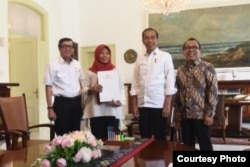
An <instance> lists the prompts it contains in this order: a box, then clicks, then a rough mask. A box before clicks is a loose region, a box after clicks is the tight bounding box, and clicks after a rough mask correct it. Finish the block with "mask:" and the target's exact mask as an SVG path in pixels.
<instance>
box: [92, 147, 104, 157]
mask: <svg viewBox="0 0 250 167" xmlns="http://www.w3.org/2000/svg"><path fill="white" fill-rule="evenodd" d="M101 156H102V152H101V150H100V149H98V150H93V152H92V157H93V158H94V159H96V158H99V157H101Z"/></svg>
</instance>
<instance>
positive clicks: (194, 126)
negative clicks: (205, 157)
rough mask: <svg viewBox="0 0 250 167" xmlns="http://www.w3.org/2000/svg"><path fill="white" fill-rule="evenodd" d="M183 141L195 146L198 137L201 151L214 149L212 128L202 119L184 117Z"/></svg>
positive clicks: (182, 123)
mask: <svg viewBox="0 0 250 167" xmlns="http://www.w3.org/2000/svg"><path fill="white" fill-rule="evenodd" d="M181 128H182V138H183V143H184V144H186V145H190V146H192V147H195V141H196V139H197V141H198V143H199V146H200V150H201V151H212V150H213V146H212V143H211V139H210V128H209V126H207V125H205V124H204V123H203V120H202V119H184V120H182V121H181Z"/></svg>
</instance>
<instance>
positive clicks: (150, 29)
mask: <svg viewBox="0 0 250 167" xmlns="http://www.w3.org/2000/svg"><path fill="white" fill-rule="evenodd" d="M146 31H154V32H155V34H156V38H157V39H158V36H159V35H158V32H157V31H156V30H155V29H153V28H151V27H149V28H146V29H145V30H143V32H142V39H143V38H144V33H145V32H146Z"/></svg>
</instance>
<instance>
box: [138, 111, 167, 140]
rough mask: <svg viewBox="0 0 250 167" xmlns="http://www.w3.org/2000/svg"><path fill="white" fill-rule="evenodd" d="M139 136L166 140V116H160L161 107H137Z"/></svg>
mask: <svg viewBox="0 0 250 167" xmlns="http://www.w3.org/2000/svg"><path fill="white" fill-rule="evenodd" d="M139 114H140V117H139V126H140V134H141V138H151V137H152V135H153V136H154V138H155V139H156V140H166V130H167V118H164V117H162V108H146V107H143V108H139Z"/></svg>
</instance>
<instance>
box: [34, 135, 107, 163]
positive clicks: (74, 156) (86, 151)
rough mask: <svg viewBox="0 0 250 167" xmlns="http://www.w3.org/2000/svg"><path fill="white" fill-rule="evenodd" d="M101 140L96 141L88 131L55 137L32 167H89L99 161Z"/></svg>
mask: <svg viewBox="0 0 250 167" xmlns="http://www.w3.org/2000/svg"><path fill="white" fill-rule="evenodd" d="M102 146H103V142H102V140H96V138H95V136H94V135H93V134H92V133H91V132H89V131H74V132H72V133H69V134H65V135H63V136H57V137H55V138H54V139H53V140H52V142H51V144H49V145H46V146H45V148H44V152H45V155H43V156H42V157H40V158H38V159H37V160H36V161H35V162H34V163H33V164H32V165H31V166H32V167H66V166H67V167H90V166H97V165H98V164H99V163H100V161H101V156H102V153H101V148H102Z"/></svg>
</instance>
